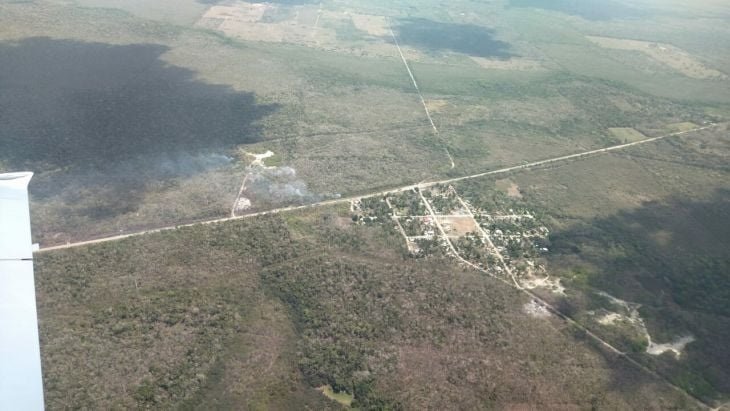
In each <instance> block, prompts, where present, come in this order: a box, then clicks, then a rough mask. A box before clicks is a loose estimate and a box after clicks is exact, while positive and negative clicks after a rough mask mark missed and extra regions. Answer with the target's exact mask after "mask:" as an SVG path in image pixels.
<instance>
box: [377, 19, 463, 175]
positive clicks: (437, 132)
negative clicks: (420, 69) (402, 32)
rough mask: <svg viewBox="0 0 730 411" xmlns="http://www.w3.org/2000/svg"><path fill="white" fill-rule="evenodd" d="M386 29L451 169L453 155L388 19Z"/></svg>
mask: <svg viewBox="0 0 730 411" xmlns="http://www.w3.org/2000/svg"><path fill="white" fill-rule="evenodd" d="M388 30H389V31H390V35H391V37H393V42H394V43H395V47H396V48H398V54H400V58H401V60H403V65H404V66H406V70H408V75H409V76H410V77H411V82H413V87H414V88H415V89H416V93H418V98H420V99H421V104H422V105H423V110H424V111H425V112H426V117H428V122H429V123H431V128H433V132H434V134H436V137H438V139H439V141H440V142H441V144H442V145H443V146H444V151H446V155H447V156H448V157H449V161H450V162H451V168H452V169H453V168H454V167H456V163H454V157H452V156H451V153H450V152H449V149H448V148H447V147H446V145H445V144H443V141H441V133H440V132H439V129H438V128H437V127H436V124H435V123H434V122H433V118H431V111H429V109H428V105H427V104H426V100H425V99H424V98H423V94H422V93H421V89H420V88H419V87H418V83H417V82H416V77H415V76H413V71H411V66H410V65H409V64H408V60H406V56H405V55H403V50H401V48H400V44H399V43H398V38H397V37H396V36H395V33H394V32H393V27H392V26H391V25H390V21H388Z"/></svg>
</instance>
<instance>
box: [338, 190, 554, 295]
mask: <svg viewBox="0 0 730 411" xmlns="http://www.w3.org/2000/svg"><path fill="white" fill-rule="evenodd" d="M350 211H351V212H352V213H353V216H354V217H353V219H355V220H357V221H358V222H359V223H360V224H374V223H385V222H386V221H390V222H392V223H393V224H394V227H395V228H396V229H397V230H398V232H400V233H401V235H402V236H403V238H404V240H405V242H406V246H407V247H408V252H409V253H410V255H411V256H413V257H414V258H427V257H428V256H429V255H431V254H433V253H434V252H436V251H440V252H445V253H447V254H453V255H454V256H455V257H457V258H458V259H460V260H462V263H464V264H467V265H472V266H473V267H475V268H478V269H480V270H482V271H485V272H488V273H490V274H492V275H494V276H496V277H499V278H502V279H503V280H505V281H509V282H514V283H515V284H517V285H519V286H520V287H522V288H526V289H545V290H547V291H549V292H552V293H555V294H563V293H564V291H565V289H564V287H562V286H561V284H560V280H559V279H557V278H551V277H550V275H549V274H548V272H547V270H546V263H545V258H544V256H545V254H547V253H548V252H549V251H550V250H549V246H548V243H549V242H548V240H547V239H548V236H549V234H550V231H549V229H548V228H547V227H545V226H544V225H543V224H542V223H541V222H540V221H539V219H538V218H537V217H536V215H535V213H533V212H531V211H530V210H522V209H505V210H497V209H490V210H487V209H482V208H481V207H477V206H474V205H472V204H470V203H469V202H468V201H467V200H464V199H463V198H462V197H461V196H460V195H459V194H458V193H457V191H456V189H455V187H454V186H453V185H435V186H431V187H427V188H414V189H412V190H408V191H404V192H399V193H394V194H389V195H387V196H384V197H370V198H363V199H360V200H358V201H354V202H352V204H351V209H350Z"/></svg>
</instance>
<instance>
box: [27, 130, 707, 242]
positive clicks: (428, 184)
mask: <svg viewBox="0 0 730 411" xmlns="http://www.w3.org/2000/svg"><path fill="white" fill-rule="evenodd" d="M717 126H718V124H710V125H707V126H704V127H699V128H696V129H694V130H687V131H680V132H676V133H671V134H666V135H663V136H659V137H652V138H648V139H646V140H640V141H636V142H633V143H628V144H620V145H617V146H611V147H607V148H602V149H597V150H590V151H585V152H582V153H576V154H570V155H566V156H560V157H554V158H550V159H546V160H540V161H535V162H532V163H526V164H521V165H519V166H513V167H507V168H502V169H498V170H493V171H487V172H484V173H478V174H471V175H467V176H463V177H456V178H449V179H444V180H435V181H430V182H420V183H416V184H410V185H407V186H402V187H397V188H393V189H389V190H383V191H377V192H373V193H369V194H363V195H359V196H352V197H343V198H337V199H334V200H325V201H321V202H318V203H312V204H307V205H300V206H290V207H281V208H276V209H272V210H267V211H261V212H258V213H251V214H245V215H241V216H235V217H226V218H219V219H214V220H206V221H199V222H195V223H190V224H178V225H172V226H167V227H160V228H156V229H151V230H143V231H138V232H134V233H129V234H122V235H116V236H111V237H105V238H99V239H95V240H89V241H79V242H74V243H68V244H63V245H58V246H52V247H43V248H41V249H40V250H38V251H36V252H47V251H53V250H62V249H66V248H74V247H81V246H84V245H88V244H98V243H105V242H109V241H118V240H121V239H125V238H129V237H136V236H140V235H144V234H152V233H159V232H161V231H167V230H175V229H177V228H182V227H191V226H195V225H198V224H216V223H224V222H226V221H235V220H240V219H244V218H253V217H259V216H264V215H270V214H278V213H284V212H289V211H296V210H304V209H307V208H314V207H325V206H330V205H336V204H344V203H349V202H351V201H354V200H359V199H361V198H369V197H378V196H383V195H386V194H394V193H402V192H404V191H409V190H413V189H414V188H417V187H423V188H428V187H432V186H435V185H439V184H448V183H455V182H459V181H463V180H469V179H474V178H480V177H486V176H491V175H498V174H504V173H509V172H513V171H518V170H528V169H532V168H538V167H541V166H544V165H548V164H552V163H557V162H561V161H566V160H576V159H580V158H583V157H589V156H593V155H599V154H602V153H608V152H611V151H616V150H623V149H627V148H630V147H633V146H638V145H641V144H647V143H651V142H654V141H659V140H662V139H666V138H670V137H676V136H681V135H685V134H689V133H693V132H697V131H701V130H707V129H710V128H713V127H717Z"/></svg>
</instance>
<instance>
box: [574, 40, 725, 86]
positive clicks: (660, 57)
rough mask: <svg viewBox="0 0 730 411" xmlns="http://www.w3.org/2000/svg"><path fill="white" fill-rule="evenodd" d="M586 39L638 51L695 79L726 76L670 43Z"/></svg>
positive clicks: (616, 48)
mask: <svg viewBox="0 0 730 411" xmlns="http://www.w3.org/2000/svg"><path fill="white" fill-rule="evenodd" d="M586 37H587V38H588V40H590V41H592V42H593V43H595V44H598V45H599V46H601V47H603V48H608V49H615V50H629V51H640V52H642V53H644V54H646V55H648V56H649V57H651V58H652V59H654V60H656V61H658V62H659V63H662V64H665V65H667V66H669V67H671V68H672V69H674V70H676V71H678V72H680V73H682V74H684V75H685V76H687V77H692V78H696V79H727V78H728V76H727V75H726V74H725V73H722V72H720V71H718V70H715V69H712V68H710V67H707V66H706V65H704V64H703V63H702V62H701V61H699V60H697V58H695V57H694V56H692V55H691V54H689V53H687V52H686V51H684V50H682V49H680V48H678V47H675V46H672V45H671V44H663V43H654V42H649V41H639V40H629V39H617V38H611V37H597V36H586Z"/></svg>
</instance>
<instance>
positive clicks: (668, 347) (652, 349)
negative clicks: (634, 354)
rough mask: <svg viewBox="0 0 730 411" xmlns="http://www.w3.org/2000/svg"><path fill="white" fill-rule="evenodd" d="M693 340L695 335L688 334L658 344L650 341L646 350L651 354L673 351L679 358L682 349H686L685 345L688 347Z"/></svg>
mask: <svg viewBox="0 0 730 411" xmlns="http://www.w3.org/2000/svg"><path fill="white" fill-rule="evenodd" d="M693 341H695V337H692V336H691V335H688V336H684V337H680V338H678V339H677V340H675V341H674V342H671V343H664V344H656V343H653V342H649V346H648V347H647V348H646V352H647V353H649V354H651V355H662V354H664V353H665V352H672V353H673V354H674V356H675V357H676V358H679V357H681V356H682V351H684V347H686V346H687V344H689V343H691V342H693Z"/></svg>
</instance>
